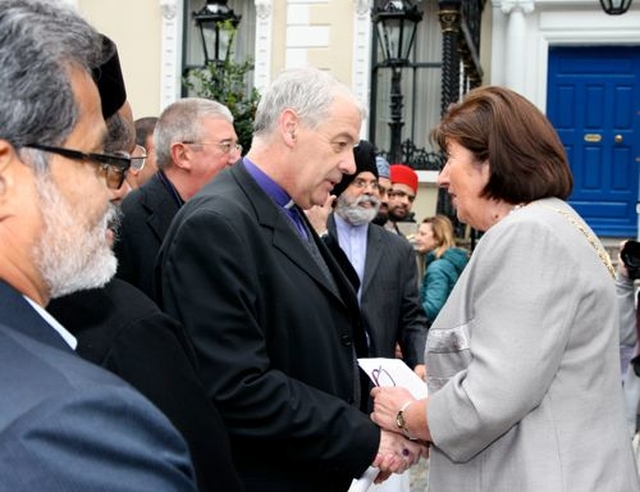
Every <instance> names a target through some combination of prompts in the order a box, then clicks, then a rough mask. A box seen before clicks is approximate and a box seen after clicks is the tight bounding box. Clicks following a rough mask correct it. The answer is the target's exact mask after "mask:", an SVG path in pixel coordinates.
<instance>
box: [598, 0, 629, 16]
mask: <svg viewBox="0 0 640 492" xmlns="http://www.w3.org/2000/svg"><path fill="white" fill-rule="evenodd" d="M631 1H632V0H600V5H601V6H602V10H604V11H605V12H606V13H607V14H609V15H620V14H624V13H625V12H626V11H627V10H629V7H631Z"/></svg>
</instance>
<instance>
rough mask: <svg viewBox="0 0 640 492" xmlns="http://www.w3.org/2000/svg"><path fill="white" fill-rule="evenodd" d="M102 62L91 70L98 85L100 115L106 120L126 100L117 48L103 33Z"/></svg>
mask: <svg viewBox="0 0 640 492" xmlns="http://www.w3.org/2000/svg"><path fill="white" fill-rule="evenodd" d="M102 51H103V55H104V56H103V60H104V61H103V62H102V64H101V65H100V66H98V67H95V68H94V69H93V70H92V74H93V80H95V82H96V85H97V86H98V92H99V93H100V99H101V100H102V116H103V118H104V119H105V120H106V119H107V118H109V117H110V116H113V115H114V114H115V113H116V112H117V111H118V110H119V109H120V108H121V107H122V105H123V104H124V103H125V101H126V100H127V91H126V90H125V87H124V78H123V77H122V68H121V67H120V58H119V57H118V48H117V47H116V45H115V43H114V42H113V41H111V40H110V39H109V38H108V37H107V36H105V35H104V34H103V35H102Z"/></svg>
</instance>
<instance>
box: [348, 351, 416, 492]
mask: <svg viewBox="0 0 640 492" xmlns="http://www.w3.org/2000/svg"><path fill="white" fill-rule="evenodd" d="M358 365H359V366H360V368H361V369H362V370H363V371H364V372H365V373H367V376H369V378H370V379H371V381H373V384H375V385H376V386H399V387H402V388H407V389H408V390H409V392H411V394H412V395H413V397H414V398H416V399H421V398H426V397H427V383H425V382H424V381H423V380H422V379H420V377H419V376H418V375H417V374H416V373H415V372H413V371H412V370H411V369H410V368H409V366H407V365H406V364H405V363H404V362H402V360H400V359H387V358H384V357H371V358H363V359H358ZM379 471H380V470H378V469H377V468H374V467H373V466H370V467H369V468H367V470H366V471H365V472H364V473H363V474H362V476H361V477H360V478H359V479H357V480H354V481H353V482H352V483H351V487H350V488H349V492H366V491H367V490H369V487H371V485H372V484H373V481H374V480H375V479H376V477H377V476H378V473H379Z"/></svg>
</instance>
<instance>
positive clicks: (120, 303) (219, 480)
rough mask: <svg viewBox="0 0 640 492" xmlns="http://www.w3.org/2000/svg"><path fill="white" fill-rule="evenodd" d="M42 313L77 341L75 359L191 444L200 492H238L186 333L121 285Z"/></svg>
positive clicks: (92, 291) (61, 301)
mask: <svg viewBox="0 0 640 492" xmlns="http://www.w3.org/2000/svg"><path fill="white" fill-rule="evenodd" d="M47 310H48V311H49V312H50V313H51V314H52V315H53V316H54V317H55V318H56V319H57V320H58V321H60V323H61V324H63V325H64V326H65V328H67V329H68V330H69V331H70V332H71V333H73V335H74V336H75V337H76V338H77V340H78V346H77V348H76V352H77V353H78V354H79V355H80V356H81V357H82V358H83V359H86V360H89V361H91V362H93V363H94V364H98V365H100V366H102V367H104V368H105V369H107V370H109V371H111V372H113V373H115V374H117V375H118V376H120V377H121V378H122V379H124V380H125V381H127V382H128V383H130V384H131V385H132V386H134V387H135V388H136V389H137V390H138V391H140V392H141V393H142V394H143V395H145V396H146V397H147V398H149V400H151V401H152V402H153V403H154V404H155V405H156V406H157V407H158V408H159V409H160V410H162V412H163V413H164V414H165V415H166V416H167V417H168V418H169V420H171V422H172V423H173V425H175V426H176V428H177V429H178V430H179V431H180V432H181V433H182V435H183V437H184V438H185V440H186V441H187V444H188V445H189V450H190V452H191V457H192V460H193V464H194V468H195V470H196V475H197V478H198V487H199V490H200V492H205V491H214V490H215V491H218V490H224V491H230V492H231V491H242V490H244V487H243V486H242V485H241V482H240V479H239V477H238V475H237V473H236V471H235V469H234V467H233V464H232V462H231V450H230V447H229V438H228V435H227V432H226V429H225V427H224V423H223V421H222V418H221V417H220V414H219V413H218V411H217V410H216V408H215V407H214V406H213V405H212V404H211V401H210V400H209V399H208V398H207V396H206V394H205V392H204V388H203V386H202V384H201V383H200V381H199V379H198V377H197V375H196V367H197V363H196V359H195V354H194V352H193V347H192V344H191V340H190V339H189V336H188V334H187V333H186V332H185V330H184V328H183V327H182V325H180V323H178V322H177V321H175V320H174V319H172V318H170V317H169V316H167V315H166V314H164V313H163V312H162V311H160V310H159V309H158V307H157V306H156V305H155V304H154V303H153V302H152V301H151V300H150V299H149V298H148V297H147V296H145V295H144V294H143V293H142V292H141V291H139V290H138V289H136V288H135V287H133V286H132V285H129V284H127V283H126V282H123V281H122V280H119V279H113V280H112V281H111V282H109V283H108V284H107V285H106V286H105V287H104V288H102V289H90V290H85V291H81V292H76V293H74V294H70V295H68V296H64V297H62V298H59V299H55V300H53V301H52V302H51V303H50V304H49V306H48V307H47Z"/></svg>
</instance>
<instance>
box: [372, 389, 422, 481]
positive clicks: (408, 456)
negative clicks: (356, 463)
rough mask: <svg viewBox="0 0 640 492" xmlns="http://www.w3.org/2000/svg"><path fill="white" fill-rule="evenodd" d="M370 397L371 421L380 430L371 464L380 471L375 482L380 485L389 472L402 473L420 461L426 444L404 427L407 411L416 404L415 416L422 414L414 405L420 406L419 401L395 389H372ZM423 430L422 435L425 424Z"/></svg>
mask: <svg viewBox="0 0 640 492" xmlns="http://www.w3.org/2000/svg"><path fill="white" fill-rule="evenodd" d="M371 396H372V397H373V399H374V410H373V412H372V414H371V419H372V420H373V421H374V422H375V423H376V424H378V425H379V426H380V428H381V429H382V431H381V437H380V447H379V449H378V454H377V456H376V459H375V460H374V462H373V466H374V467H377V468H378V469H379V470H380V472H379V474H378V476H377V477H376V478H375V483H380V482H383V481H384V480H386V479H387V478H388V477H389V476H390V475H391V474H392V473H404V472H405V471H406V470H408V469H409V468H410V467H411V466H412V465H414V464H415V463H417V462H418V461H419V460H420V458H422V457H425V458H426V457H428V456H429V442H428V440H420V439H418V438H417V436H416V437H414V436H413V435H412V434H411V433H410V432H409V429H408V428H407V426H406V415H407V410H408V409H409V407H410V406H413V405H416V407H415V409H414V411H415V413H416V414H417V413H418V412H420V413H422V411H421V410H420V409H418V406H420V407H422V403H421V402H422V401H423V400H416V399H415V398H414V397H413V396H412V395H411V393H410V392H409V391H408V390H406V389H404V388H399V387H378V388H374V389H373V390H372V391H371ZM418 402H420V403H418ZM417 421H418V422H421V421H420V420H417ZM424 427H425V432H426V424H425V426H424ZM420 434H421V435H422V433H420Z"/></svg>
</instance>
